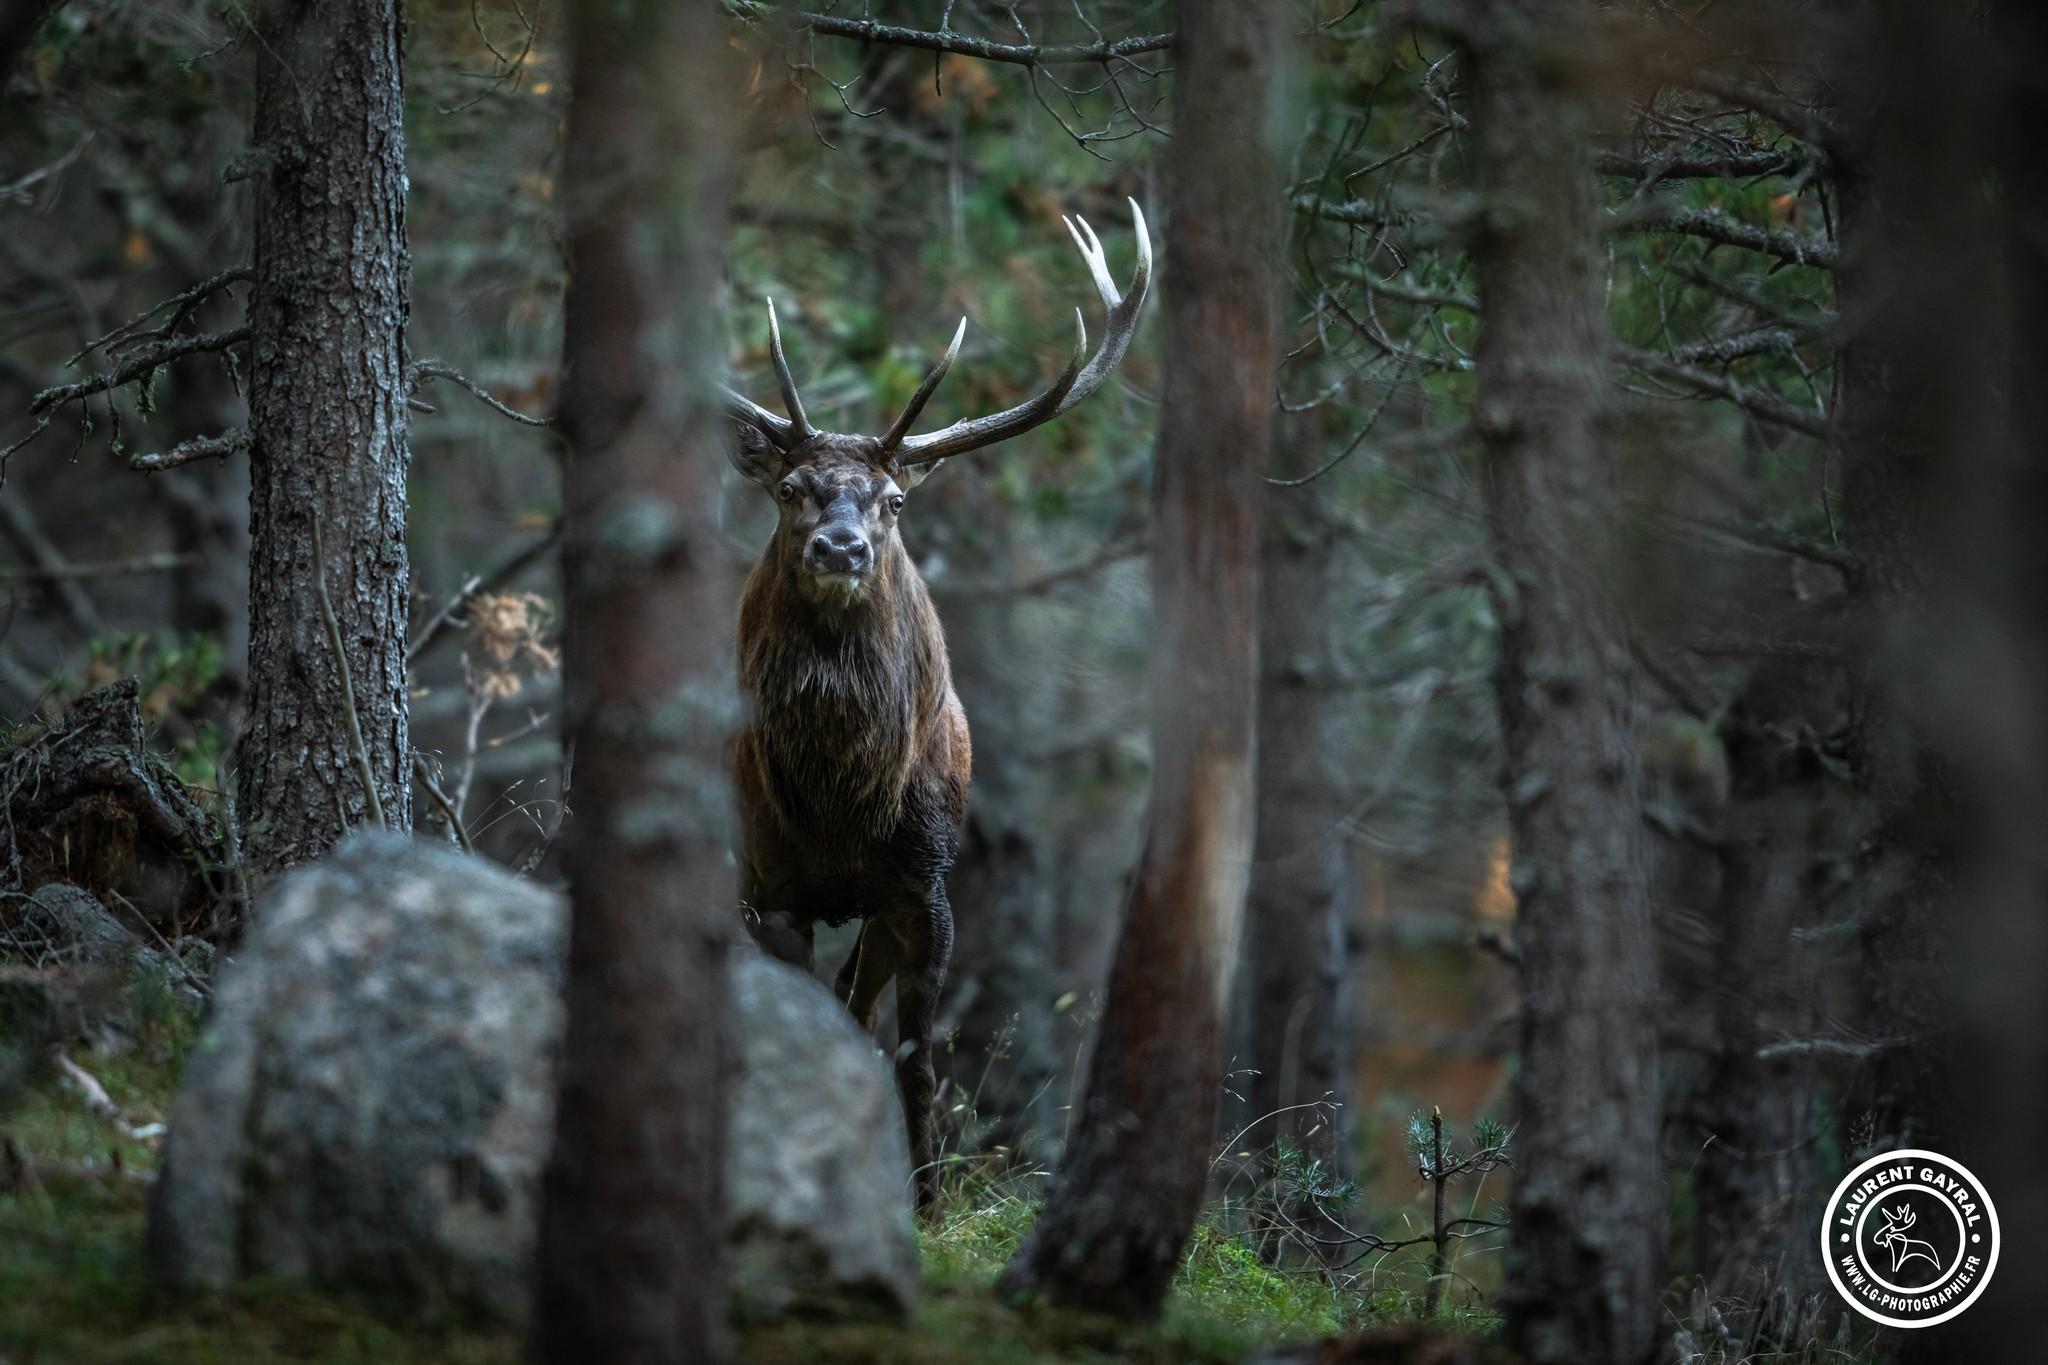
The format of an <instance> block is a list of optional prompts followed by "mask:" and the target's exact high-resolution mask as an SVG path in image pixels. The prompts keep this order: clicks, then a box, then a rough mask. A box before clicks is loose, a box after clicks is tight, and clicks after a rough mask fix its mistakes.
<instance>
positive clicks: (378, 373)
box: [237, 0, 412, 871]
mask: <svg viewBox="0 0 2048 1365" xmlns="http://www.w3.org/2000/svg"><path fill="white" fill-rule="evenodd" d="M399 29H400V24H399V12H398V4H397V0H364V2H363V3H360V4H338V3H322V2H321V0H275V2H274V3H271V4H268V5H265V6H263V7H261V8H260V12H259V14H258V16H257V19H256V37H255V41H254V42H253V43H252V44H251V45H250V46H251V50H252V51H253V52H254V53H255V55H256V64H257V78H256V116H255V138H254V144H255V145H254V146H253V148H252V149H251V152H250V158H249V159H250V165H251V167H252V174H253V175H254V177H255V179H256V182H257V191H256V281H255V292H254V294H253V296H252V299H251V303H250V312H249V322H250V327H251V331H252V335H253V339H252V342H251V346H250V365H249V423H250V433H251V436H252V440H253V444H252V447H251V450H250V465H249V469H250V494H249V536H250V545H249V601H250V612H249V702H248V720H247V724H246V727H245V729H244V732H243V735H242V739H241V743H240V746H239V749H238V751H237V758H238V760H239V763H240V767H241V801H240V806H241V812H242V817H243V819H244V820H245V821H247V822H248V825H249V829H248V838H247V841H246V844H247V851H248V856H249V857H250V859H251V860H252V861H253V862H254V864H255V865H256V867H257V868H258V869H260V870H264V871H269V870H272V869H276V868H280V867H285V866H288V865H290V864H293V863H299V862H305V861H307V860H309V859H312V858H317V857H319V856H321V855H322V854H324V853H326V852H327V850H328V849H330V848H332V847H333V846H334V844H335V843H336V841H338V840H339V839H340V837H341V835H342V833H343V832H344V830H345V828H347V827H351V826H355V825H359V824H362V823H364V822H365V821H366V820H367V819H368V818H369V811H370V803H369V800H368V796H367V793H366V792H365V790H364V782H363V779H362V778H361V776H360V775H359V774H358V770H357V766H356V764H355V762H354V761H353V760H352V758H351V743H350V738H349V734H348V726H347V723H346V720H345V707H344V705H343V699H344V691H343V688H342V682H341V677H342V674H341V670H340V669H339V668H337V666H336V664H337V661H336V658H335V651H334V647H333V644H332V642H331V640H330V639H329V636H328V633H327V631H326V629H325V627H324V626H323V624H322V621H321V614H320V606H319V596H318V583H319V579H318V575H319V574H320V573H321V572H323V571H324V573H325V575H326V585H327V592H328V595H329V597H330V598H331V599H332V602H333V606H334V615H335V618H336V621H337V623H338V624H339V626H340V634H341V637H342V645H343V648H344V650H345V652H346V656H347V661H348V669H347V674H348V678H349V682H350V690H352V691H353V693H354V701H355V710H356V714H357V716H358V718H359V720H360V723H361V729H362V739H363V748H364V750H365V756H366V758H367V760H368V763H369V768H370V772H371V775H372V780H373V781H374V783H375V786H376V790H377V797H378V802H379V804H381V806H382V808H383V815H384V819H385V822H386V823H387V824H389V825H390V826H392V827H393V828H395V829H406V828H409V827H410V826H411V823H412V821H411V799H412V795H411V794H412V787H411V781H410V778H409V776H408V771H409V764H410V759H411V749H410V740H409V737H408V728H407V710H406V690H405V637H406V625H407V620H408V616H407V611H408V605H409V603H408V593H409V591H410V588H409V575H408V571H407V561H406V544H405V528H406V471H407V467H408V464H409V460H410V456H409V454H408V451H407V447H406V431H407V409H406V364H407V354H406V314H407V306H408V302H407V296H408V290H409V288H410V283H411V274H412V261H411V257H410V256H409V254H408V253H407V250H406V238H405V189H406V178H405V177H406V170H405V101H404V91H403V87H402V84H401V72H400V50H399V47H400V45H399ZM316 522H317V523H318V525H319V528H320V532H321V539H322V543H323V545H324V548H325V551H326V559H327V562H326V563H325V564H324V565H316V564H315V563H314V557H313V528H314V526H315V524H316Z"/></svg>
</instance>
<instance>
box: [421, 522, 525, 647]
mask: <svg viewBox="0 0 2048 1365" xmlns="http://www.w3.org/2000/svg"><path fill="white" fill-rule="evenodd" d="M561 534H562V532H561V528H560V527H559V526H551V527H549V528H548V532H547V534H546V535H544V536H542V537H541V538H540V539H539V540H536V541H533V542H532V543H530V544H528V545H525V546H523V547H521V548H520V549H518V550H515V551H514V552H513V553H512V554H510V555H508V556H506V557H505V558H504V559H503V560H501V561H499V562H498V564H496V565H495V566H494V567H492V568H489V569H486V570H485V571H484V572H483V573H481V574H476V575H473V576H472V577H471V578H470V579H469V581H468V582H466V583H464V584H463V585H462V590H461V591H459V592H457V593H456V594H455V595H454V596H453V597H450V598H449V599H448V600H447V601H446V602H444V603H442V604H441V609H440V610H439V611H437V612H435V613H434V614H433V615H432V616H431V617H429V618H427V623H426V625H424V626H422V627H421V628H420V633H419V634H418V635H416V636H414V637H413V642H412V643H411V644H410V645H408V646H407V647H406V651H405V662H406V665H407V666H408V667H410V666H411V665H412V664H413V663H414V662H415V661H416V660H417V659H418V658H419V657H420V655H421V654H423V653H425V652H426V649H427V647H428V646H429V645H431V644H433V643H434V642H435V640H436V639H437V638H439V636H440V634H441V632H442V630H444V629H445V628H446V627H447V625H448V623H449V622H451V621H453V620H454V619H455V617H456V616H457V614H458V613H460V612H461V611H462V610H463V608H465V607H467V606H468V605H469V604H470V603H471V602H472V601H474V600H475V599H476V598H477V597H478V596H479V595H480V594H483V593H487V592H496V591H497V590H498V589H499V588H501V587H503V586H504V585H505V584H506V583H507V582H509V581H510V580H511V579H513V578H516V577H518V576H519V575H520V574H521V573H522V572H524V571H525V570H526V568H527V566H528V565H530V564H532V563H533V562H534V561H535V560H537V559H539V558H540V557H541V556H542V555H544V554H546V553H547V552H548V551H549V550H551V549H553V548H554V547H555V542H556V541H557V540H559V539H560V538H561Z"/></svg>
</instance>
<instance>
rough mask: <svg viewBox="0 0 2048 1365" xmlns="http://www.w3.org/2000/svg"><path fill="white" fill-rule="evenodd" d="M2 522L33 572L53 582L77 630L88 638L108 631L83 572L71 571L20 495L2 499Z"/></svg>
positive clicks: (58, 598) (59, 601) (0, 516)
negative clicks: (81, 581) (83, 585)
mask: <svg viewBox="0 0 2048 1365" xmlns="http://www.w3.org/2000/svg"><path fill="white" fill-rule="evenodd" d="M0 525H4V526H5V528H6V530H7V534H8V535H9V536H10V537H11V538H12V539H13V541H14V543H15V544H16V545H19V546H20V547H21V552H22V554H24V555H26V556H27V557H28V560H29V563H30V564H31V565H32V566H33V572H34V574H35V575H36V576H39V577H41V578H42V579H43V580H44V581H46V582H48V583H51V584H52V585H54V587H55V589H56V594H57V602H58V604H59V605H60V606H62V607H63V608H64V614H65V615H66V616H67V617H69V618H70V620H71V624H72V626H73V627H74V628H75V629H76V630H77V631H78V633H79V634H80V635H81V636H82V637H84V638H85V639H88V640H90V639H92V638H93V637H95V636H100V635H104V634H106V630H107V627H106V623H105V622H104V621H102V620H101V619H100V614H99V609H98V608H96V607H95V606H93V602H92V598H91V597H89V596H87V595H86V591H85V589H84V588H81V587H80V586H79V585H78V579H79V577H81V575H79V574H76V573H74V572H72V565H71V563H70V561H69V560H67V559H65V558H64V555H63V552H62V551H60V550H59V549H58V548H57V546H56V544H55V542H53V541H52V540H51V539H50V538H49V537H48V536H46V535H44V534H43V528H42V527H41V526H40V525H39V524H38V523H37V521H36V518H35V514H34V513H32V512H30V511H29V508H28V504H27V503H26V502H25V501H23V499H22V496H21V494H19V493H16V494H15V495H13V496H12V497H8V498H0ZM25 576H26V575H25Z"/></svg>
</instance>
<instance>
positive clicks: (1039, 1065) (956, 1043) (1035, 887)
mask: <svg viewBox="0 0 2048 1365" xmlns="http://www.w3.org/2000/svg"><path fill="white" fill-rule="evenodd" d="M913 259H914V257H913ZM965 496H966V497H967V498H969V499H971V500H972V505H973V506H974V507H975V508H976V511H975V513H974V514H972V515H970V516H969V517H967V518H965V519H964V520H965V521H966V522H967V523H968V524H970V525H972V526H974V527H976V528H983V529H985V532H986V540H984V541H983V542H982V543H980V544H978V545H977V546H976V547H975V555H974V558H975V562H977V563H980V564H984V565H990V566H1001V567H1002V569H1003V570H1004V571H1005V572H1008V571H1010V570H1011V568H1012V566H1014V565H1015V563H1016V558H1015V555H1014V554H1013V553H1012V544H1013V542H1014V539H1015V517H1014V513H1013V512H1012V510H1011V509H1010V508H1009V507H1007V506H1002V505H998V504H1000V503H1002V500H1003V499H1002V494H1001V492H1000V491H999V490H998V489H996V488H995V487H994V486H993V484H992V482H991V481H988V480H977V481H976V482H975V485H974V487H973V488H972V489H971V490H969V491H967V492H966V493H965ZM944 608H945V616H946V640H947V644H948V646H949V648H950V651H951V656H952V665H953V685H954V686H955V687H956V688H957V689H958V690H959V692H960V699H961V704H962V705H964V706H965V707H967V714H968V718H969V721H970V723H971V724H972V725H973V726H974V734H975V753H974V799H973V800H972V801H971V802H969V803H968V811H967V827H966V830H965V832H964V834H963V837H962V839H961V846H960V858H959V861H957V862H956V863H955V864H954V865H953V872H952V875H951V876H950V877H949V878H948V879H947V887H948V894H949V895H950V896H951V898H952V900H953V904H954V909H955V933H956V937H955V938H954V940H953V967H952V981H951V983H950V986H949V989H950V991H951V993H952V995H953V1003H952V1005H951V1006H950V1007H949V1010H948V1014H949V1016H950V1020H949V1022H951V1023H953V1024H954V1025H955V1026H956V1027H954V1028H953V1029H949V1030H946V1036H947V1044H946V1046H947V1051H948V1053H949V1054H950V1055H949V1058H948V1064H949V1065H950V1067H951V1079H952V1083H953V1086H954V1088H955V1092H956V1098H957V1099H958V1100H959V1101H960V1102H963V1103H965V1104H967V1105H968V1109H969V1112H970V1113H971V1116H972V1122H973V1125H974V1126H973V1129H972V1130H971V1131H969V1132H967V1133H965V1134H963V1137H962V1144H961V1145H962V1150H967V1151H985V1150H987V1149H988V1148H990V1147H994V1146H1003V1147H1008V1148H1010V1149H1012V1150H1013V1151H1016V1152H1020V1153H1035V1154H1037V1155H1040V1156H1043V1155H1046V1154H1047V1153H1046V1148H1045V1142H1046V1139H1047V1137H1048V1132H1047V1129H1048V1128H1049V1122H1048V1119H1049V1117H1050V1115H1051V1110H1052V1109H1053V1108H1054V1107H1055V1106H1056V1105H1057V1104H1058V1102H1059V1100H1060V1099H1061V1098H1063V1097H1062V1096H1061V1095H1059V1094H1057V1093H1055V1092H1054V1090H1053V1087H1052V1085H1051V1081H1052V1079H1053V1077H1054V1076H1055V1075H1056V1074H1057V1073H1058V1071H1059V1064H1060V1062H1059V1056H1058V1053H1057V1051H1056V1049H1055V1044H1054V1038H1053V1033H1052V1028H1051V1023H1052V1019H1051V1006H1052V1000H1053V996H1054V994H1055V991H1054V990H1053V980H1054V978H1053V961H1052V948H1053V943H1052V939H1053V914H1052V910H1053V905H1052V895H1051V886H1050V884H1049V883H1050V878H1049V876H1048V875H1047V871H1048V870H1047V868H1046V866H1045V864H1046V861H1047V853H1046V850H1045V849H1044V847H1043V845H1042V844H1041V842H1040V836H1039V833H1038V831H1039V830H1040V829H1041V828H1042V827H1043V823H1044V819H1045V816H1046V811H1047V804H1048V801H1049V800H1050V793H1049V791H1048V790H1047V786H1048V784H1047V782H1046V780H1045V773H1044V768H1045V765H1044V764H1043V763H1042V762H1037V763H1034V762H1033V761H1031V748H1032V743H1033V731H1032V729H1031V727H1030V724H1029V721H1030V719H1031V718H1030V717H1027V715H1026V713H1025V708H1026V705H1027V700H1028V699H1027V697H1026V696H1025V692H1026V691H1027V690H1028V689H1029V688H1031V687H1033V686H1043V685H1044V683H1045V679H1044V678H1043V677H1042V676H1041V675H1039V674H1037V673H1034V672H1033V671H1032V670H1030V669H1026V668H1020V667H1018V666H1017V664H1018V659H1017V651H1018V647H1019V643H1020V640H1021V639H1022V638H1023V637H1022V635H1021V634H1020V623H1019V621H1018V614H1019V613H1018V601H1017V597H1016V595H1015V594H1014V593H979V594H975V595H973V596H971V597H956V598H950V599H944Z"/></svg>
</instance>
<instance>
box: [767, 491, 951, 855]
mask: <svg viewBox="0 0 2048 1365" xmlns="http://www.w3.org/2000/svg"><path fill="white" fill-rule="evenodd" d="M788 539H789V537H788V536H787V534H786V532H784V531H782V530H778V531H777V533H776V537H775V540H774V541H772V542H771V543H770V545H769V548H768V552H767V553H766V554H764V555H762V557H761V561H760V563H758V564H757V565H755V566H754V571H753V573H752V574H751V575H749V577H748V579H747V588H746V593H745V596H744V598H743V599H742V601H741V604H740V641H741V648H740V686H741V688H742V690H743V691H744V692H745V693H746V695H747V699H748V700H749V702H751V703H752V707H753V716H752V722H751V724H752V728H753V729H754V730H755V732H756V733H757V735H758V736H759V740H760V744H761V746H762V750H763V754H764V757H765V758H766V759H767V764H768V775H769V779H770V784H771V787H772V793H771V794H772V797H773V799H774V802H775V804H776V806H777V808H778V809H779V810H780V811H781V812H782V814H783V817H784V819H785V820H786V821H788V822H789V823H790V824H791V825H792V826H795V825H799V824H801V825H803V826H806V827H810V828H820V827H822V828H827V829H832V830H835V831H838V832H840V833H843V834H844V835H846V836H849V837H861V836H864V837H869V838H877V837H881V836H882V835H885V834H886V833H888V831H889V830H891V829H892V828H894V826H895V825H896V823H897V821H898V820H899V818H900V817H901V814H902V807H903V796H904V790H905V787H906V785H907V783H908V781H909V777H910V772H911V769H912V767H913V765H914V764H915V762H916V758H917V755H918V753H919V751H920V749H921V748H922V739H923V733H922V732H923V729H924V727H925V726H926V725H928V724H929V723H930V720H931V717H932V716H933V715H934V714H935V713H936V711H937V709H938V707H939V705H940V703H941V701H942V700H943V698H944V696H945V689H946V682H947V679H946V661H945V660H946V656H945V648H944V644H943V639H942V637H941V636H940V634H939V624H938V617H937V614H936V613H935V612H934V611H933V610H932V606H931V600H930V598H929V596H928V595H927V593H926V592H925V587H924V582H923V580H922V579H920V578H919V576H918V573H917V570H916V568H915V567H914V566H913V565H912V564H911V563H910V558H909V556H908V555H907V554H905V553H904V550H903V543H902V541H901V540H899V539H898V538H897V537H895V536H894V535H891V536H890V537H889V538H888V541H887V543H886V545H885V546H884V547H882V552H881V554H880V556H879V559H878V562H877V564H876V566H875V569H874V571H873V573H872V575H871V576H870V579H869V581H868V582H867V583H866V584H865V585H864V588H863V590H862V591H861V592H860V593H859V594H858V595H857V596H852V597H848V598H844V599H840V598H838V597H837V596H836V595H834V596H829V597H825V598H823V599H822V600H821V599H820V597H818V596H817V595H815V594H814V593H812V592H809V591H806V588H805V585H804V584H803V582H802V577H801V576H802V573H803V570H802V568H801V567H799V564H798V553H797V547H795V546H793V545H791V544H788V543H786V541H787V540H788Z"/></svg>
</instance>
